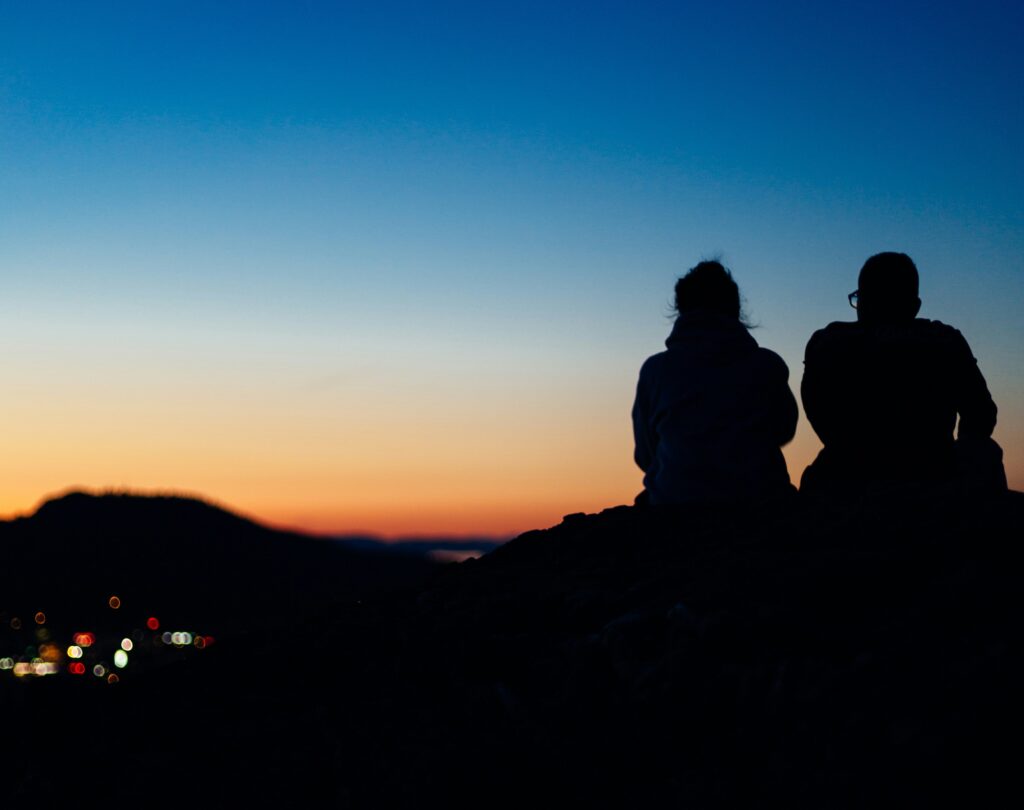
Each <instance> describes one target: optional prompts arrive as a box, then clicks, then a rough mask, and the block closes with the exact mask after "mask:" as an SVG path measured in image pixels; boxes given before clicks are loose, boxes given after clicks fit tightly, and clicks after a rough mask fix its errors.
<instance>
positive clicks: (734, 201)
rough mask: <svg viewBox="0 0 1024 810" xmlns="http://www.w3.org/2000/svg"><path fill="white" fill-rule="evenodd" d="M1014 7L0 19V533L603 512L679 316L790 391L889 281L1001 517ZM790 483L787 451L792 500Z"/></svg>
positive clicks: (143, 8)
mask: <svg viewBox="0 0 1024 810" xmlns="http://www.w3.org/2000/svg"><path fill="white" fill-rule="evenodd" d="M1021 42H1024V6H1022V4H1020V3H1019V2H969V3H968V2H962V3H942V2H939V3H937V2H934V0H932V1H931V2H914V3H890V2H885V3H883V2H877V3H875V2H859V3H835V4H833V3H828V4H825V3H819V2H771V3H767V2H764V3H753V2H745V3H744V2H715V3H706V2H702V3H687V2H674V3H670V2H663V3H651V2H635V1H634V2H628V3H626V2H615V3H612V2H605V3H602V2H594V1H593V0H591V1H590V2H585V3H584V2H579V3H575V2H574V3H567V2H562V3H553V2H551V0H548V1H547V2H536V3H534V2H521V1H519V2H512V3H504V2H487V3H481V2H479V1H477V2H465V3H448V2H420V3H393V2H387V0H383V1H382V0H375V1H374V2H358V3H356V2H352V3H345V2H334V3H327V2H322V3H316V2H298V1H297V0H289V2H275V3H268V2H252V1H251V0H249V1H248V2H218V3H208V2H186V1H185V0H173V1H169V2H159V0H147V2H144V3H140V2H138V1H137V0H135V1H134V2H116V3H115V2H102V0H100V1H99V2H93V3H81V2H67V3H59V2H47V3H45V4H43V3H22V2H13V0H11V1H8V0H0V340H2V344H3V346H4V348H5V351H4V353H3V367H2V373H0V381H2V382H0V417H2V426H0V513H5V514H14V513H23V512H25V511H28V510H30V509H32V508H33V507H34V506H35V505H36V504H37V503H38V502H39V501H40V500H41V499H42V498H43V497H44V496H45V495H47V494H50V493H53V492H56V491H60V490H63V489H66V488H68V487H71V486H86V487H91V488H131V489H140V490H146V491H150V490H163V491H165V490H175V491H186V492H192V493H199V494H202V495H204V496H207V497H210V498H213V499H215V500H217V501H220V502H222V503H225V504H227V505H229V506H231V507H233V508H236V509H239V510H241V511H243V512H246V513H249V514H251V515H254V516H257V517H259V518H262V519H264V520H267V521H270V522H272V523H277V524H284V525H290V526H297V527H302V528H306V529H310V530H313V531H321V532H331V531H336V532H341V531H347V530H372V531H377V532H381V533H384V534H387V535H395V534H401V533H419V534H436V533H461V534H472V533H487V534H498V535H510V534H513V533H516V532H519V531H522V530H525V529H528V528H532V527H537V526H545V525H550V524H552V523H555V522H557V521H558V519H559V518H560V517H561V515H563V514H565V513H568V512H576V511H595V510H598V509H601V508H603V507H606V506H611V505H615V504H619V503H624V502H628V501H630V500H631V499H632V497H633V495H634V494H635V493H636V492H637V491H638V490H639V489H640V486H641V474H640V472H639V470H637V469H636V468H635V467H634V466H633V463H632V460H631V454H632V435H631V429H630V422H629V410H630V406H631V404H632V398H633V393H634V386H635V384H636V374H637V371H638V369H639V367H640V364H641V362H642V361H643V359H644V358H645V357H646V356H647V355H649V354H652V353H654V352H656V351H658V350H660V348H661V347H662V341H663V340H664V338H665V336H666V335H667V333H668V331H669V328H670V325H671V323H670V319H669V317H668V312H669V310H668V306H669V303H670V299H671V292H672V285H673V283H674V281H675V278H676V277H677V276H678V275H679V274H680V273H682V272H684V271H685V270H686V268H688V267H689V266H692V265H693V264H695V263H696V262H697V261H698V260H699V259H700V258H702V257H705V256H709V255H715V254H720V255H721V256H722V257H723V259H724V261H725V262H726V264H728V265H729V266H730V267H731V268H732V269H733V272H734V275H735V277H736V279H737V281H738V282H739V284H740V287H741V289H742V291H743V293H744V295H745V298H746V300H747V308H748V310H749V314H750V315H751V316H752V318H753V320H754V321H756V322H757V323H758V324H759V325H760V326H759V328H758V329H757V330H756V331H755V332H754V336H755V337H756V338H757V340H758V341H759V342H760V343H761V344H762V345H765V346H768V347H769V348H772V349H774V350H776V351H777V352H779V353H780V354H781V355H782V356H783V358H784V359H785V360H786V361H787V363H788V364H789V367H790V370H791V382H792V384H793V386H794V388H798V386H799V380H800V375H801V369H802V356H803V347H804V345H805V344H806V341H807V338H808V337H809V335H810V334H811V332H813V331H814V330H815V329H817V328H819V327H820V326H822V325H824V324H825V323H828V322H829V321H832V320H847V319H852V316H853V312H852V310H850V309H849V307H848V305H847V302H846V294H847V293H848V292H849V291H850V290H852V289H854V287H855V286H856V274H857V270H858V269H859V267H860V265H861V264H862V263H863V261H864V259H865V258H866V257H867V256H868V255H870V254H872V253H876V252H878V251H881V250H902V251H905V252H907V253H909V254H910V255H911V256H912V257H913V258H914V259H915V261H916V262H917V264H918V267H919V268H920V270H921V273H922V298H923V299H924V307H923V310H922V315H923V316H924V317H931V318H936V319H939V320H943V321H946V322H948V323H952V324H953V325H955V326H957V327H958V328H959V329H960V330H961V331H962V332H963V333H964V335H965V336H966V337H967V339H968V341H969V342H970V343H971V345H972V347H973V349H974V352H975V354H976V356H977V357H978V358H979V360H980V363H981V368H982V370H983V371H984V373H985V375H986V377H987V378H988V381H989V386H990V388H991V390H992V392H993V394H994V396H995V398H996V401H997V403H998V405H999V407H1000V420H999V426H998V427H997V430H996V438H997V440H999V441H1000V442H1001V443H1002V445H1003V446H1004V449H1005V451H1006V455H1007V469H1008V473H1009V476H1010V481H1011V485H1012V486H1014V487H1015V488H1017V489H1024V367H1022V366H1024V361H1022V356H1024V353H1022V348H1021V347H1022V346H1024V319H1022V317H1021V308H1022V305H1024V229H1022V224H1024V158H1022V150H1021V144H1024V81H1022V76H1024V72H1022V68H1024V56H1022V53H1024V49H1022V48H1021ZM818 447H819V444H818V441H817V439H816V437H815V436H814V433H813V432H812V431H811V429H810V427H809V426H808V425H807V423H806V421H803V419H802V418H801V424H800V428H799V431H798V434H797V438H796V439H795V440H794V442H793V443H792V445H791V446H790V447H789V448H787V458H788V460H789V465H790V473H791V475H792V477H793V478H794V480H798V478H799V474H800V472H801V471H802V469H803V467H804V466H805V465H806V464H807V463H808V461H809V460H810V459H811V458H813V455H814V454H815V453H816V452H817V449H818Z"/></svg>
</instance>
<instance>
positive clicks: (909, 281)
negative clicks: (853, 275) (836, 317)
mask: <svg viewBox="0 0 1024 810" xmlns="http://www.w3.org/2000/svg"><path fill="white" fill-rule="evenodd" d="M857 283H858V290H857V320H858V321H867V322H885V323H900V322H903V321H912V320H914V318H916V317H917V313H918V311H920V309H921V299H920V298H918V297H917V294H918V277H917V267H916V266H915V265H914V262H913V260H912V259H911V258H910V257H909V256H908V255H907V254H906V253H877V254H875V255H874V256H872V257H871V258H870V259H868V260H867V261H866V262H864V266H863V267H862V268H861V269H860V277H859V279H858V282H857Z"/></svg>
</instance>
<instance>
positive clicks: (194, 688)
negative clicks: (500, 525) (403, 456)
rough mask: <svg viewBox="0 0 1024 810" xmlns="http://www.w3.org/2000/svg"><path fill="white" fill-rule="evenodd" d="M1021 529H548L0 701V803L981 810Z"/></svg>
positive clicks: (896, 507)
mask: <svg viewBox="0 0 1024 810" xmlns="http://www.w3.org/2000/svg"><path fill="white" fill-rule="evenodd" d="M1022 528H1024V495H1022V494H1020V493H1009V494H1007V495H1006V497H1004V498H996V499H991V500H987V501H976V502H971V503H967V502H964V501H963V500H961V499H958V498H955V497H952V496H950V495H948V494H947V495H945V496H928V495H916V496H910V495H904V496H902V497H900V498H899V499H894V498H889V499H885V498H875V499H870V500H858V501H855V502H851V503H847V504H843V505H826V504H820V503H813V502H812V503H808V502H801V501H799V500H793V501H792V502H786V503H778V504H775V505H773V506H769V507H764V508H759V509H747V510H738V509H731V510H714V509H683V510H657V509H648V510H640V509H635V508H626V507H620V508H616V509H611V510H608V511H606V512H604V513H602V514H600V515H579V516H571V517H569V518H567V519H566V520H565V521H564V522H563V523H562V524H560V525H559V526H557V527H554V528H552V529H549V530H546V531H538V532H530V533H527V534H525V535H522V536H521V537H519V538H517V539H515V540H513V541H512V542H510V543H508V544H506V545H504V546H502V547H500V548H498V549H497V550H495V551H494V552H492V553H491V554H489V555H487V556H486V557H483V558H482V559H479V560H473V561H470V562H466V563H463V564H461V565H455V566H447V567H442V568H437V569H434V570H433V572H432V573H428V574H427V578H426V579H425V580H423V581H422V582H421V584H420V585H419V586H418V587H409V588H406V589H404V590H398V591H395V590H392V591H391V592H389V593H387V594H381V595H378V596H372V595H370V596H367V598H363V599H360V600H342V601H339V602H336V603H334V604H332V605H329V606H325V607H324V608H323V609H320V610H310V611H309V612H308V613H306V614H304V615H302V616H301V617H296V619H295V621H294V622H293V623H292V624H291V626H290V627H289V629H288V632H287V633H285V634H283V635H277V636H268V635H262V634H254V635H251V636H247V637H245V638H243V639H240V640H239V641H238V642H236V643H230V644H229V643H224V644H220V645H218V646H217V648H216V649H214V650H211V651H210V654H209V655H208V656H203V657H194V658H192V659H189V660H187V661H184V662H183V663H182V664H181V665H180V666H177V667H164V668H161V669H159V670H155V671H153V672H152V673H150V674H148V675H147V677H145V678H138V679H135V680H132V681H130V682H129V681H128V680H127V679H126V681H125V682H124V683H121V684H118V685H117V687H115V688H109V689H107V688H104V689H100V690H92V691H91V692H87V691H86V690H84V689H81V690H68V689H58V688H57V687H58V686H59V684H57V683H56V679H52V681H51V680H49V679H42V680H41V681H40V682H38V683H33V684H28V685H27V686H28V687H38V688H28V689H22V690H21V692H20V695H21V697H20V698H19V699H18V700H12V699H10V697H9V696H10V694H11V690H10V689H6V688H5V689H4V690H2V692H3V694H2V696H0V699H3V700H4V701H5V703H4V708H5V709H6V715H5V716H6V717H7V721H8V725H9V727H15V728H18V729H20V732H19V736H18V737H17V744H15V743H13V742H12V741H11V738H10V737H8V738H7V741H6V742H5V743H4V745H6V746H7V750H6V751H4V752H2V754H3V756H4V758H5V759H4V761H5V762H6V763H8V764H9V766H10V767H11V770H10V773H11V774H13V775H14V776H13V778H9V779H8V782H7V784H9V785H13V788H12V790H13V794H12V795H13V796H15V797H18V796H20V797H28V796H32V797H34V798H36V799H37V800H38V801H47V800H49V799H53V800H54V801H57V800H59V799H61V798H62V797H63V796H65V795H66V794H65V793H64V792H63V789H62V788H61V786H60V780H57V779H54V778H51V776H49V775H51V774H53V773H54V771H56V772H59V773H64V772H65V771H67V768H68V766H69V764H71V763H73V764H74V766H75V768H74V770H75V772H76V773H77V772H86V773H89V774H90V778H91V780H92V784H93V786H94V788H95V789H96V790H97V791H103V790H114V789H116V790H119V791H124V792H126V793H127V794H130V795H136V796H145V797H147V798H150V799H153V800H154V801H157V802H158V801H159V800H161V799H162V800H166V801H167V802H168V803H169V802H170V801H172V800H174V801H182V800H184V799H186V798H187V800H188V802H189V803H190V804H200V805H203V804H206V805H209V806H213V805H219V804H226V803H230V804H237V803H238V802H258V803H259V804H261V805H267V804H273V803H280V804H284V805H286V806H295V805H297V804H300V803H303V802H314V801H316V802H320V803H329V804H330V805H332V806H338V807H381V806H401V807H438V806H468V805H473V806H483V805H488V806H494V805H497V806H517V807H521V806H538V805H544V806H546V805H551V804H556V805H562V806H573V807H577V806H608V807H626V806H629V807H736V806H740V807H758V806H761V807H765V806H801V807H815V808H818V807H854V806H857V807H863V806H879V805H903V806H929V805H933V804H937V803H939V801H940V800H946V801H948V800H954V801H959V802H960V803H962V804H966V803H968V802H970V803H972V804H973V805H980V806H987V805H991V804H993V803H994V801H995V797H997V796H999V797H1000V798H1001V799H1003V800H1004V801H1007V800H1009V799H1010V797H1012V796H1013V795H1016V793H1017V792H1018V791H1019V788H1018V787H1017V779H1016V770H1017V767H1018V765H1017V763H1018V761H1019V755H1020V750H1019V743H1018V742H1016V738H1017V736H1018V732H1019V729H1020V727H1021V726H1020V721H1021V719H1022V718H1021V716H1020V710H1019V700H1018V697H1017V693H1018V690H1019V684H1020V683H1021V678H1022V675H1024V672H1022V667H1021V663H1022V662H1021V655H1020V654H1021V649H1022V641H1024V630H1022V626H1024V625H1022V622H1021V619H1022V618H1024V617H1022V610H1021V606H1020V578H1021V573H1020V572H1021V562H1022V557H1021V551H1020V537H1021V535H1022V531H1021V530H1022ZM389 559H394V558H389ZM296 575H298V574H297V573H296V574H293V575H292V576H296ZM68 716H73V717H74V724H75V728H76V729H77V730H78V731H77V732H76V734H64V733H53V730H54V729H58V728H62V726H61V724H62V723H64V722H65V718H66V717H68ZM76 735H87V739H88V740H89V744H88V745H87V746H82V745H80V744H78V743H77V742H76V740H80V739H82V737H81V736H76ZM40 750H45V751H46V757H48V763H49V764H48V765H44V764H41V761H40V759H39V757H38V756H37V755H36V753H35V752H38V751H40ZM158 773H175V774H190V775H191V774H202V775H204V776H203V779H202V780H198V779H197V780H196V781H195V782H192V783H189V784H188V785H186V786H184V787H183V788H182V790H181V791H179V792H178V793H174V792H161V791H158V790H156V789H155V788H154V787H153V786H154V783H155V782H157V781H159V780H158V778H157V776H156V774H158Z"/></svg>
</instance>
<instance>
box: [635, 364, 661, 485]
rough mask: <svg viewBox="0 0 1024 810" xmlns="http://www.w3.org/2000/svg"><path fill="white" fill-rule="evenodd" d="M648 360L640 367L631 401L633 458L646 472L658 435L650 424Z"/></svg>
mask: <svg viewBox="0 0 1024 810" xmlns="http://www.w3.org/2000/svg"><path fill="white" fill-rule="evenodd" d="M649 363H650V361H648V362H646V363H644V365H643V367H642V368H641V369H640V379H639V381H638V382H637V386H636V398H635V399H634V401H633V442H634V445H633V460H634V461H635V462H636V465H637V466H638V467H639V468H640V469H641V470H643V471H644V472H647V470H648V469H650V466H651V463H652V462H653V461H654V452H655V448H656V447H657V446H658V436H657V434H656V433H655V432H654V431H653V430H652V429H651V426H650V413H651V409H650V383H649V380H648V377H649V376H650V372H649Z"/></svg>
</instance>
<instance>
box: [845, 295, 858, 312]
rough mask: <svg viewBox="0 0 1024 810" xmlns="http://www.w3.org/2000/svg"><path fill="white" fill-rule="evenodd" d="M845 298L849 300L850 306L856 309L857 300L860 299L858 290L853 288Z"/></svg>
mask: <svg viewBox="0 0 1024 810" xmlns="http://www.w3.org/2000/svg"><path fill="white" fill-rule="evenodd" d="M846 300H847V301H849V302H850V306H851V307H853V308H854V309H856V308H857V301H858V300H860V290H854V291H853V292H852V293H850V294H849V295H848V296H846Z"/></svg>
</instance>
